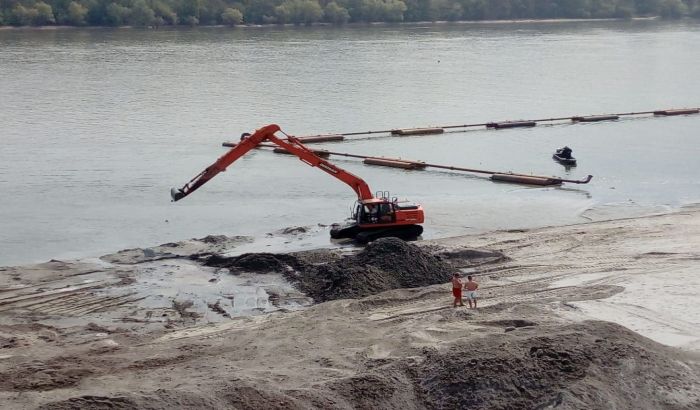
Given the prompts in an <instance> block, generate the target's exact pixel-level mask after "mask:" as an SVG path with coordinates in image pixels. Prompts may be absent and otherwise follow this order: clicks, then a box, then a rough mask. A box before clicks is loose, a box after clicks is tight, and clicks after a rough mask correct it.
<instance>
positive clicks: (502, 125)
mask: <svg viewBox="0 0 700 410" xmlns="http://www.w3.org/2000/svg"><path fill="white" fill-rule="evenodd" d="M698 113H700V108H670V109H664V110H655V111H636V112H623V113H612V114H596V115H569V116H566V117H553V118H539V119H534V120H517V121H491V122H480V123H473V124H459V125H440V126H433V127H417V128H392V129H388V130H374V131H357V132H343V133H337V134H321V135H311V136H308V137H299V139H301V141H302V142H303V143H314V142H333V141H337V142H340V141H343V140H344V138H345V137H350V136H359V135H374V134H389V135H392V136H412V135H435V134H442V133H444V132H447V130H453V129H463V128H478V127H485V128H487V129H510V128H523V127H534V126H536V125H537V124H539V123H547V122H548V123H555V122H563V121H568V122H567V123H568V124H570V123H572V122H573V123H579V122H581V123H587V122H601V121H615V120H619V119H620V118H621V117H631V116H641V115H654V116H657V117H662V116H663V117H668V116H676V115H693V114H698ZM345 139H347V138H345Z"/></svg>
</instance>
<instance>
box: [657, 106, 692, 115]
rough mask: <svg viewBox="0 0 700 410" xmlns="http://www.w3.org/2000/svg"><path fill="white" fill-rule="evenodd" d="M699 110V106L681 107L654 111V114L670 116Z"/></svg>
mask: <svg viewBox="0 0 700 410" xmlns="http://www.w3.org/2000/svg"><path fill="white" fill-rule="evenodd" d="M699 112H700V108H683V109H679V110H678V109H674V110H660V111H654V115H656V116H672V115H689V114H697V113H699Z"/></svg>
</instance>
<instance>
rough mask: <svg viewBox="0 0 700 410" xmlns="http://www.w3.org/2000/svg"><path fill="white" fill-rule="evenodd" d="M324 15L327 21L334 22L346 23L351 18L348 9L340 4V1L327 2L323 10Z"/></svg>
mask: <svg viewBox="0 0 700 410" xmlns="http://www.w3.org/2000/svg"><path fill="white" fill-rule="evenodd" d="M323 16H324V18H325V20H326V21H327V22H329V23H333V24H345V23H347V22H348V20H350V13H349V12H348V9H346V8H345V7H342V6H340V5H338V3H336V2H334V1H332V2H330V3H328V4H326V8H325V9H324V10H323Z"/></svg>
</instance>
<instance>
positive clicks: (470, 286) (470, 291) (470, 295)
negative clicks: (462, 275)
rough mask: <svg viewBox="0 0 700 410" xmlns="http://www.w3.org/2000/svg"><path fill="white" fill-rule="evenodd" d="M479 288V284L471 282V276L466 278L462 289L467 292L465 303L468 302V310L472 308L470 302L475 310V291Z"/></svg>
mask: <svg viewBox="0 0 700 410" xmlns="http://www.w3.org/2000/svg"><path fill="white" fill-rule="evenodd" d="M478 288H479V284H478V283H476V282H474V281H473V280H472V277H471V275H470V276H467V283H465V284H464V289H466V290H467V302H469V309H471V308H472V300H473V301H474V309H476V290H477V289H478Z"/></svg>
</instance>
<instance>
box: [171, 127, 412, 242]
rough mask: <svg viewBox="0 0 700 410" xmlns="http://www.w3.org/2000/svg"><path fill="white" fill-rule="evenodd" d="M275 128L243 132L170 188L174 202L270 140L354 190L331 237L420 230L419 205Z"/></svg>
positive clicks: (364, 238) (368, 237)
mask: <svg viewBox="0 0 700 410" xmlns="http://www.w3.org/2000/svg"><path fill="white" fill-rule="evenodd" d="M277 132H282V131H281V130H280V127H279V126H277V125H275V124H271V125H267V126H265V127H262V128H260V129H258V130H256V131H255V132H254V133H253V134H252V135H248V134H243V136H242V137H241V141H240V142H239V143H238V144H236V146H235V147H233V148H231V150H229V151H228V152H227V153H226V154H224V155H222V156H221V157H220V158H219V159H217V160H216V161H215V162H214V163H213V164H212V165H210V166H208V167H207V168H205V169H204V171H202V172H200V173H199V174H197V175H196V176H195V177H194V178H192V180H190V181H189V182H188V183H186V184H185V185H184V186H183V187H182V188H179V189H178V188H172V189H171V190H170V196H171V198H172V200H173V202H175V201H179V200H181V199H182V198H184V197H186V196H188V195H189V194H191V193H192V192H194V191H195V190H197V189H198V188H199V187H201V186H202V185H204V184H205V183H207V181H209V180H210V179H212V178H214V177H215V176H216V175H218V174H219V173H220V172H223V171H225V170H226V168H227V167H228V166H229V165H231V164H232V163H233V162H235V161H236V160H237V159H238V158H240V157H242V156H243V155H245V154H246V153H247V152H248V151H250V150H252V149H253V148H255V147H257V146H259V145H260V144H261V143H263V142H265V141H269V142H271V143H273V144H276V145H278V146H279V147H281V148H283V149H285V150H286V151H287V152H289V153H291V154H293V155H296V156H297V157H298V158H299V159H300V160H301V161H302V162H304V163H305V164H307V165H310V166H312V167H317V168H319V169H320V170H322V171H324V172H326V173H327V174H329V175H331V176H333V177H335V178H337V179H339V180H340V181H342V182H344V183H345V184H347V185H348V186H350V188H352V190H353V191H355V194H356V195H357V205H356V206H355V209H354V211H353V214H352V216H351V220H350V221H349V223H346V224H344V225H340V224H335V225H333V227H332V228H331V237H332V238H335V239H340V238H351V239H354V240H356V241H357V242H360V243H367V242H370V241H372V240H375V239H378V238H381V237H388V236H393V237H399V238H402V239H407V240H408V239H415V238H416V237H418V236H420V234H421V233H423V227H422V226H421V225H420V224H422V223H423V221H424V215H423V208H422V207H421V206H420V205H406V204H402V203H399V202H398V200H397V199H395V198H394V199H391V198H389V193H388V192H386V191H385V192H382V193H381V194H378V195H377V196H376V197H375V196H374V195H373V194H372V191H371V190H370V188H369V186H368V185H367V183H366V182H365V181H364V180H363V179H362V178H360V177H358V176H356V175H354V174H352V173H350V172H348V171H345V170H344V169H342V168H340V167H338V166H336V165H334V164H333V163H331V162H329V161H327V160H325V159H323V158H321V157H319V156H318V155H316V154H315V153H314V152H313V151H312V150H310V149H308V148H307V147H306V146H304V145H303V144H302V143H301V142H300V141H299V139H297V138H295V137H293V136H291V135H286V134H285V136H286V138H280V137H278V136H276V135H275V134H276V133H277Z"/></svg>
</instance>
